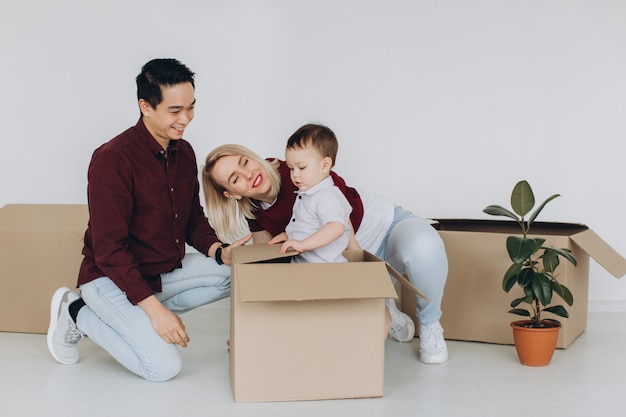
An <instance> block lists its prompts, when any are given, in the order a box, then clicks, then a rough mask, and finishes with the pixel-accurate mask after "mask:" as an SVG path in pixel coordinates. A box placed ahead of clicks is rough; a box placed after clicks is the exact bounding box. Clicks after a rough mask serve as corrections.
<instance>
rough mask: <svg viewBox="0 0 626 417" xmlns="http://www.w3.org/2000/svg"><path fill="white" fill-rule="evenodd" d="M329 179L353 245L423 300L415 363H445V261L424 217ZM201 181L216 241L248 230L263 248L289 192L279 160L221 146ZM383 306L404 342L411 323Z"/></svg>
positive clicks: (277, 229) (287, 205) (284, 214)
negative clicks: (345, 207) (340, 197)
mask: <svg viewBox="0 0 626 417" xmlns="http://www.w3.org/2000/svg"><path fill="white" fill-rule="evenodd" d="M316 128H323V126H319V125H305V126H303V127H301V128H300V129H298V131H296V132H295V133H294V135H292V137H294V136H295V135H305V134H311V131H312V130H313V131H314V130H315V129H316ZM331 175H332V178H333V181H334V183H335V185H336V186H337V187H339V189H340V190H341V191H342V192H343V193H344V195H346V198H347V199H348V201H349V202H350V205H351V206H352V209H353V210H352V214H351V216H350V219H351V222H352V226H353V228H354V230H355V233H356V240H357V242H358V243H359V245H360V246H361V247H362V248H363V249H365V250H367V251H370V252H372V253H375V254H376V255H377V256H378V257H379V258H381V259H384V260H385V261H386V262H388V263H389V264H390V265H391V266H393V267H394V268H396V269H397V270H398V271H399V272H400V273H406V274H407V276H408V277H409V279H410V280H411V282H413V284H414V285H415V286H416V287H417V288H419V289H420V290H421V291H422V292H424V293H425V294H426V295H427V296H428V297H429V298H430V300H431V301H430V302H427V301H425V300H423V299H421V298H419V297H418V299H417V308H418V311H417V317H418V318H419V321H420V325H419V334H420V350H419V360H420V361H422V362H424V363H443V362H446V361H447V360H448V350H447V346H446V343H445V340H444V338H443V329H442V328H441V325H440V323H439V318H440V317H441V298H442V296H443V289H444V286H445V281H446V277H447V274H448V261H447V257H446V253H445V248H444V245H443V241H442V240H441V238H440V237H439V234H438V233H437V232H436V230H435V229H434V228H432V227H431V225H430V224H429V223H428V222H427V221H426V220H424V219H422V218H420V217H418V216H416V215H415V214H413V213H411V212H409V211H407V210H404V209H402V208H401V207H398V206H394V205H393V204H391V203H388V202H386V201H385V200H383V199H380V198H376V197H372V196H367V195H365V196H360V195H359V193H358V192H357V191H356V190H355V189H353V188H351V187H348V186H346V184H345V182H344V181H343V179H342V178H341V177H339V176H338V175H337V174H335V173H334V172H332V173H331ZM202 180H203V185H204V195H205V199H206V206H207V215H208V217H209V219H210V221H211V223H212V225H213V227H214V228H215V230H216V232H217V235H218V237H219V238H220V239H221V240H222V241H224V242H228V241H235V240H237V239H238V238H240V237H241V236H244V235H245V234H247V233H249V231H251V232H252V239H253V242H254V243H264V242H268V241H269V240H270V239H271V238H272V237H273V236H276V235H278V234H279V233H281V232H283V231H284V230H285V226H286V225H287V223H288V222H289V220H290V217H291V209H292V208H293V204H294V201H295V198H296V193H295V191H296V190H297V188H296V187H295V186H294V185H293V183H292V182H291V180H290V178H289V169H288V168H287V166H286V164H285V163H284V162H283V161H280V160H278V159H269V160H264V159H263V158H261V157H260V156H258V155H257V154H256V153H254V152H253V151H251V150H250V149H247V148H245V147H243V146H239V145H223V146H220V147H218V148H216V149H214V150H213V151H212V152H211V153H210V154H209V155H208V156H207V158H206V163H205V166H204V169H203V172H202ZM361 197H363V198H362V199H361ZM390 301H391V302H388V303H387V305H388V307H390V308H389V310H390V313H391V316H392V320H393V323H392V326H391V330H390V335H391V336H392V337H393V338H394V339H396V340H399V341H410V340H412V339H413V335H414V330H415V329H414V327H413V323H412V321H411V320H410V319H409V318H408V316H406V315H405V314H402V313H400V312H398V311H397V310H396V308H395V304H394V302H393V300H390Z"/></svg>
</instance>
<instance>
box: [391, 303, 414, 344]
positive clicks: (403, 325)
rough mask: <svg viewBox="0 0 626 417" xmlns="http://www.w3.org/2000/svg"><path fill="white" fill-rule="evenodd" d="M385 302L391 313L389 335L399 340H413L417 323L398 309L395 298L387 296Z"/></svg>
mask: <svg viewBox="0 0 626 417" xmlns="http://www.w3.org/2000/svg"><path fill="white" fill-rule="evenodd" d="M385 304H386V305H387V309H388V310H389V314H390V315H391V328H390V329H389V336H391V337H392V338H394V339H396V340H397V341H398V342H410V341H411V340H413V338H414V337H415V324H413V320H411V318H410V317H409V316H407V315H406V314H404V313H403V312H401V311H399V310H398V307H396V302H395V300H394V299H393V298H387V299H386V300H385Z"/></svg>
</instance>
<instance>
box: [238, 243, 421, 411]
mask: <svg viewBox="0 0 626 417" xmlns="http://www.w3.org/2000/svg"><path fill="white" fill-rule="evenodd" d="M279 250H280V245H249V246H243V247H238V248H235V249H233V258H232V259H233V264H232V276H231V280H232V284H231V304H230V305H231V316H230V320H231V326H230V379H231V385H232V391H233V396H234V398H235V401H238V402H261V401H293V400H321V399H336V398H361V397H381V396H382V395H383V383H384V353H385V341H384V309H385V301H384V299H385V298H396V291H395V288H394V286H393V284H392V283H391V280H390V279H389V273H392V274H394V273H395V274H398V273H397V272H395V271H390V270H389V269H388V268H391V267H389V266H388V265H387V264H386V263H385V262H383V261H381V260H380V259H378V258H376V257H375V256H374V255H371V254H369V253H367V252H363V251H350V252H346V253H345V256H346V257H347V258H348V260H349V262H347V263H334V264H318V263H316V264H311V263H308V264H290V263H286V262H289V258H284V257H285V256H287V255H284V254H280V253H279ZM281 258H283V259H282V263H281ZM267 261H270V262H267ZM274 262H278V263H274ZM395 274H394V276H395ZM398 275H399V274H398ZM400 279H401V280H404V283H405V284H407V283H408V282H407V281H406V280H405V279H404V278H402V277H401V278H400ZM413 290H414V291H417V290H416V289H415V288H414V287H413Z"/></svg>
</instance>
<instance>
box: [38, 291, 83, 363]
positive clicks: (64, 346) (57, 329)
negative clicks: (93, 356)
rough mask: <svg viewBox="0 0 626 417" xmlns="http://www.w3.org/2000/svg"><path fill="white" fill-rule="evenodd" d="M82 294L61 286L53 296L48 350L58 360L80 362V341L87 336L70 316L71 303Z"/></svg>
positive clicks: (61, 361)
mask: <svg viewBox="0 0 626 417" xmlns="http://www.w3.org/2000/svg"><path fill="white" fill-rule="evenodd" d="M79 298H80V294H78V293H77V292H76V291H72V290H70V289H69V288H67V287H61V288H59V289H58V290H56V292H55V293H54V295H53V296H52V301H51V303H50V326H49V327H48V336H47V340H48V350H49V351H50V353H51V354H52V357H53V358H54V359H56V360H57V361H58V362H60V363H62V364H65V365H69V364H72V363H76V362H78V360H79V359H80V355H79V353H78V341H79V340H80V339H82V338H83V337H85V335H83V334H82V333H81V332H80V330H78V328H77V327H76V323H74V320H72V318H71V317H70V312H69V305H70V304H72V302H74V301H76V300H78V299H79Z"/></svg>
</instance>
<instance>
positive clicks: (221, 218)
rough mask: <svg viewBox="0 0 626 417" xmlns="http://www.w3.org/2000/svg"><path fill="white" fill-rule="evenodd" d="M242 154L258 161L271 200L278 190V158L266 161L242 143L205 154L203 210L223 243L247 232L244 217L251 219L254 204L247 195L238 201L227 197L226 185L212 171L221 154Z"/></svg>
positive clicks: (224, 146) (225, 146) (220, 147)
mask: <svg viewBox="0 0 626 417" xmlns="http://www.w3.org/2000/svg"><path fill="white" fill-rule="evenodd" d="M233 155H243V156H245V157H247V158H250V159H252V160H254V161H256V162H257V163H259V164H261V166H262V167H263V169H264V170H265V171H266V173H267V176H268V177H269V181H270V191H269V197H270V198H271V199H272V200H273V199H275V198H276V197H277V196H278V192H279V191H280V182H281V179H280V173H279V172H278V166H279V163H278V160H277V159H274V160H273V161H266V160H265V159H263V158H261V157H260V156H259V155H257V154H256V153H254V152H253V151H252V150H250V149H248V148H246V147H245V146H241V145H234V144H227V145H222V146H218V147H217V148H215V149H213V150H212V151H211V152H210V153H209V154H208V155H207V157H206V161H205V163H204V167H203V168H202V188H203V191H204V200H205V202H206V212H207V217H208V218H209V222H210V223H211V225H212V226H213V228H214V229H215V232H216V233H217V237H218V238H219V239H220V240H221V241H222V242H226V243H232V242H233V241H235V240H237V239H239V238H241V237H242V236H244V235H245V234H247V233H248V232H249V229H248V222H247V219H254V218H255V215H254V212H255V211H256V210H257V209H258V207H257V206H256V204H255V203H254V202H253V201H252V200H251V199H250V198H249V197H246V196H242V198H241V200H237V199H234V198H228V197H226V195H225V194H224V193H225V192H226V191H228V190H227V189H226V187H224V186H223V185H222V184H220V183H218V181H217V180H216V179H215V177H214V176H213V175H212V174H213V168H214V167H215V164H216V163H217V161H219V160H220V159H221V158H222V157H224V156H233Z"/></svg>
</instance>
